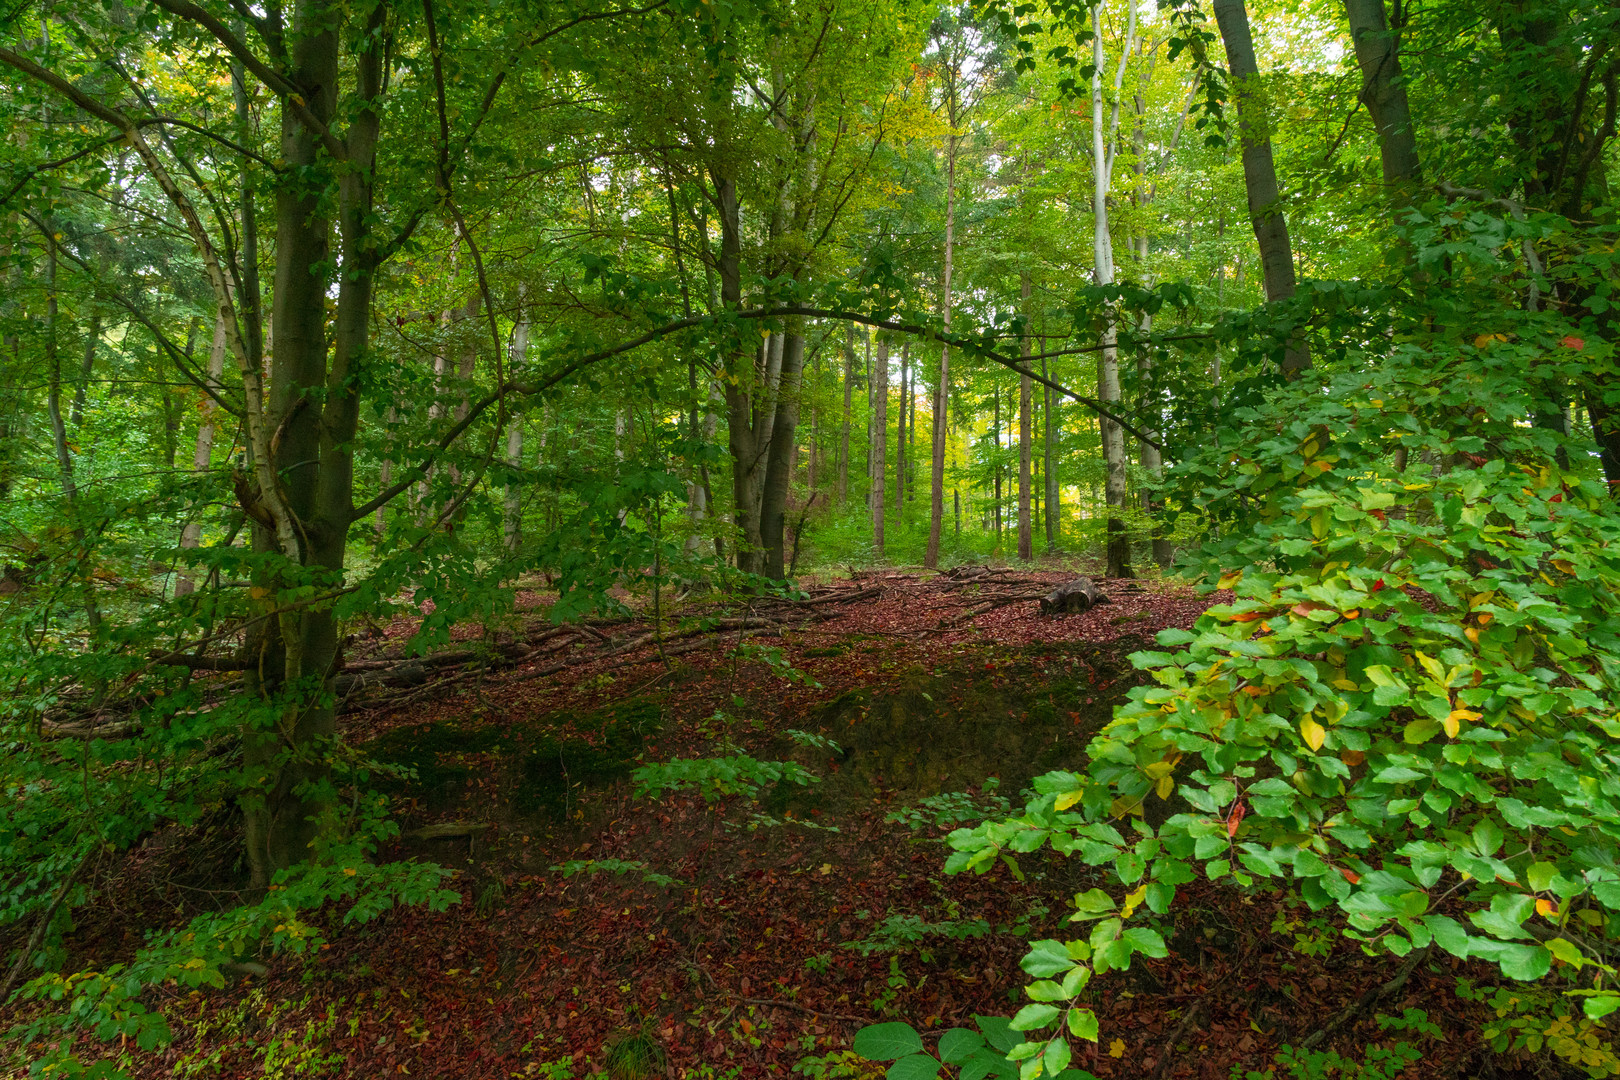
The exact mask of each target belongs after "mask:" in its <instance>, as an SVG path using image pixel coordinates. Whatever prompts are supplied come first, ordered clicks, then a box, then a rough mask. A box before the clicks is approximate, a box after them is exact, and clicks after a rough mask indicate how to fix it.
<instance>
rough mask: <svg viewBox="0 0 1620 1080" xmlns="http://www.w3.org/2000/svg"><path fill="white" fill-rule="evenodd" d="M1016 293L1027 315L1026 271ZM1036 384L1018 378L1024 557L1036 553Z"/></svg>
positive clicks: (1024, 349)
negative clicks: (1033, 487) (1032, 416)
mask: <svg viewBox="0 0 1620 1080" xmlns="http://www.w3.org/2000/svg"><path fill="white" fill-rule="evenodd" d="M1019 278H1020V281H1019V289H1018V295H1019V297H1020V298H1021V299H1022V300H1023V302H1024V317H1025V318H1026V319H1027V318H1028V317H1029V295H1030V286H1029V275H1028V274H1020V275H1019ZM1029 351H1030V336H1029V331H1028V329H1027V328H1026V329H1025V331H1024V336H1023V340H1022V341H1020V342H1019V352H1020V354H1021V355H1022V357H1023V360H1024V366H1025V367H1026V368H1027V367H1029ZM1034 390H1035V385H1034V381H1033V380H1032V379H1031V378H1030V377H1029V376H1028V375H1021V376H1019V378H1018V557H1019V558H1020V559H1023V560H1025V561H1028V560H1030V559H1033V558H1034V557H1035V538H1034V532H1033V528H1032V522H1031V520H1030V489H1031V484H1030V479H1031V478H1030V467H1031V464H1032V462H1031V460H1030V456H1031V450H1032V448H1033V443H1032V434H1033V431H1032V428H1031V423H1030V411H1031V409H1032V408H1033V406H1034V402H1033V397H1034Z"/></svg>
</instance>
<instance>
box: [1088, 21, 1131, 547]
mask: <svg viewBox="0 0 1620 1080" xmlns="http://www.w3.org/2000/svg"><path fill="white" fill-rule="evenodd" d="M1091 12H1092V20H1093V26H1094V30H1095V33H1094V34H1093V35H1092V63H1093V67H1092V76H1091V166H1092V181H1093V185H1092V198H1091V212H1092V245H1091V254H1092V262H1093V265H1094V267H1095V271H1094V273H1095V280H1096V282H1097V284H1098V285H1112V284H1113V283H1114V244H1113V240H1112V238H1111V237H1110V235H1109V231H1108V194H1109V188H1110V187H1111V186H1112V176H1111V173H1112V167H1113V162H1112V159H1111V158H1112V155H1110V154H1109V153H1108V150H1107V147H1106V144H1105V141H1104V134H1103V131H1104V127H1103V92H1102V72H1103V65H1104V63H1105V60H1106V57H1105V56H1104V55H1103V30H1102V5H1101V4H1098V5H1096V6H1095V7H1093V8H1092V9H1091ZM1135 14H1136V12H1135V7H1134V0H1133V6H1132V8H1131V21H1132V27H1133V29H1134V26H1135ZM1126 55H1127V56H1128V55H1129V48H1127V50H1126ZM1123 63H1124V58H1123V57H1122V59H1121V65H1122V67H1123ZM1117 111H1118V110H1117V106H1116V110H1115V112H1116V117H1117ZM1116 341H1117V336H1116V331H1115V328H1114V324H1113V322H1112V321H1110V322H1109V323H1108V325H1107V326H1106V327H1105V328H1104V330H1103V333H1102V342H1101V344H1102V351H1101V353H1100V354H1099V356H1098V359H1097V397H1098V399H1099V400H1101V401H1102V402H1103V403H1104V404H1105V405H1107V406H1109V407H1110V408H1116V409H1117V407H1118V405H1119V403H1120V399H1121V395H1120V384H1119V350H1118V348H1116V347H1115V342H1116ZM1097 424H1098V429H1099V432H1100V434H1101V436H1102V450H1103V469H1104V475H1105V483H1104V487H1103V499H1104V501H1105V502H1106V503H1107V505H1108V518H1107V526H1106V528H1107V571H1106V572H1107V576H1108V577H1111V578H1112V577H1130V576H1131V545H1130V538H1129V536H1128V535H1127V534H1126V532H1125V520H1124V518H1123V517H1122V516H1121V515H1120V511H1121V510H1123V509H1124V507H1125V486H1126V468H1125V431H1124V429H1123V428H1121V427H1120V426H1119V425H1118V424H1116V423H1114V422H1113V421H1112V420H1109V419H1108V418H1107V417H1106V416H1098V417H1097Z"/></svg>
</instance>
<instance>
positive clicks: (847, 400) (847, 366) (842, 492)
mask: <svg viewBox="0 0 1620 1080" xmlns="http://www.w3.org/2000/svg"><path fill="white" fill-rule="evenodd" d="M854 332H855V329H854V324H853V323H852V324H851V325H850V333H851V334H853V333H854ZM854 392H855V342H854V341H853V340H847V341H845V342H844V420H843V423H842V425H841V426H840V427H839V429H838V507H839V509H843V507H844V504H845V503H847V502H848V501H849V427H850V406H851V404H852V403H853V402H852V398H853V396H854Z"/></svg>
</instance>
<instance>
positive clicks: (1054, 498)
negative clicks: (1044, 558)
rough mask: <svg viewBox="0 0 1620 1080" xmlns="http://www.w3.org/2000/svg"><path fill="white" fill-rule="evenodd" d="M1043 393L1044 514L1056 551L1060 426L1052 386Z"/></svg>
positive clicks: (1059, 522) (1060, 520) (1043, 367)
mask: <svg viewBox="0 0 1620 1080" xmlns="http://www.w3.org/2000/svg"><path fill="white" fill-rule="evenodd" d="M1041 352H1043V353H1044V352H1046V338H1044V337H1043V338H1041ZM1049 377H1050V376H1048V374H1047V371H1046V358H1045V357H1044V356H1043V357H1042V358H1041V378H1043V379H1045V378H1049ZM1041 391H1042V401H1043V403H1044V408H1043V409H1042V410H1041V411H1042V412H1043V413H1045V420H1046V445H1045V447H1044V450H1043V452H1044V454H1045V461H1044V464H1045V468H1044V469H1043V470H1042V473H1043V479H1044V480H1045V482H1046V500H1045V513H1044V516H1045V519H1046V550H1047V551H1056V550H1057V546H1058V537H1059V536H1060V535H1061V531H1062V527H1063V515H1062V513H1060V512H1059V511H1061V509H1062V508H1061V506H1060V505H1059V499H1058V479H1057V469H1056V467H1055V466H1054V465H1053V462H1054V461H1055V460H1056V456H1057V432H1058V426H1057V419H1056V417H1054V416H1053V414H1052V407H1053V406H1054V405H1056V404H1057V403H1058V402H1057V401H1055V400H1054V399H1053V397H1052V388H1051V387H1050V386H1046V385H1044V384H1043V385H1042V387H1041Z"/></svg>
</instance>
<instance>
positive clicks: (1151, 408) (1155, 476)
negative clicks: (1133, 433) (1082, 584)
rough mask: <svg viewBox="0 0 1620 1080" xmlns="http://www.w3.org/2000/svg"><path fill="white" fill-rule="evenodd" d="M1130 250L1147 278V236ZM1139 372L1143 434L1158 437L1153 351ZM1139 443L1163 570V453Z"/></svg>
mask: <svg viewBox="0 0 1620 1080" xmlns="http://www.w3.org/2000/svg"><path fill="white" fill-rule="evenodd" d="M1131 249H1132V252H1133V254H1134V255H1135V256H1136V262H1137V266H1138V267H1139V270H1138V273H1139V275H1140V276H1141V277H1142V280H1143V281H1146V280H1147V261H1148V254H1149V243H1148V238H1147V237H1146V236H1138V237H1137V238H1136V239H1135V242H1134V243H1133V244H1132V248H1131ZM1152 330H1153V316H1152V315H1150V314H1148V313H1147V312H1143V314H1142V318H1141V321H1140V322H1139V323H1138V324H1137V332H1138V333H1139V334H1140V335H1142V336H1143V337H1146V336H1147V335H1148V334H1149V333H1151V332H1152ZM1136 371H1137V377H1138V379H1139V381H1140V382H1141V384H1142V386H1143V388H1144V391H1143V393H1144V397H1143V402H1142V405H1143V408H1142V412H1143V413H1144V414H1145V415H1147V416H1150V417H1152V419H1151V420H1149V421H1148V424H1147V427H1146V428H1145V429H1144V432H1143V433H1144V434H1145V435H1147V436H1148V437H1149V438H1152V439H1154V440H1157V439H1158V436H1159V425H1158V418H1159V416H1160V408H1159V398H1158V395H1157V394H1156V393H1154V392H1153V354H1152V352H1151V351H1150V350H1148V349H1140V350H1138V352H1137V354H1136ZM1137 445H1138V453H1139V454H1140V461H1141V462H1142V472H1143V473H1144V474H1146V476H1147V478H1148V486H1147V488H1146V489H1145V490H1144V491H1143V492H1142V509H1143V510H1145V511H1146V512H1147V514H1148V517H1149V518H1150V519H1151V520H1152V522H1153V562H1154V564H1155V565H1157V566H1158V567H1159V568H1161V569H1163V568H1165V567H1168V566H1169V565H1170V560H1171V557H1172V556H1173V554H1174V552H1173V551H1172V550H1171V547H1170V538H1169V537H1168V536H1167V535H1165V531H1164V526H1163V523H1162V522H1161V521H1160V517H1161V515H1162V514H1163V511H1164V507H1163V505H1162V504H1161V503H1160V502H1159V500H1158V497H1157V493H1156V492H1155V491H1154V489H1153V485H1154V484H1156V483H1157V482H1158V481H1160V480H1161V479H1163V477H1164V455H1163V453H1161V452H1160V450H1159V448H1158V447H1157V446H1155V445H1154V444H1153V443H1151V442H1147V441H1146V440H1142V441H1141V442H1139V443H1138V444H1137Z"/></svg>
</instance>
